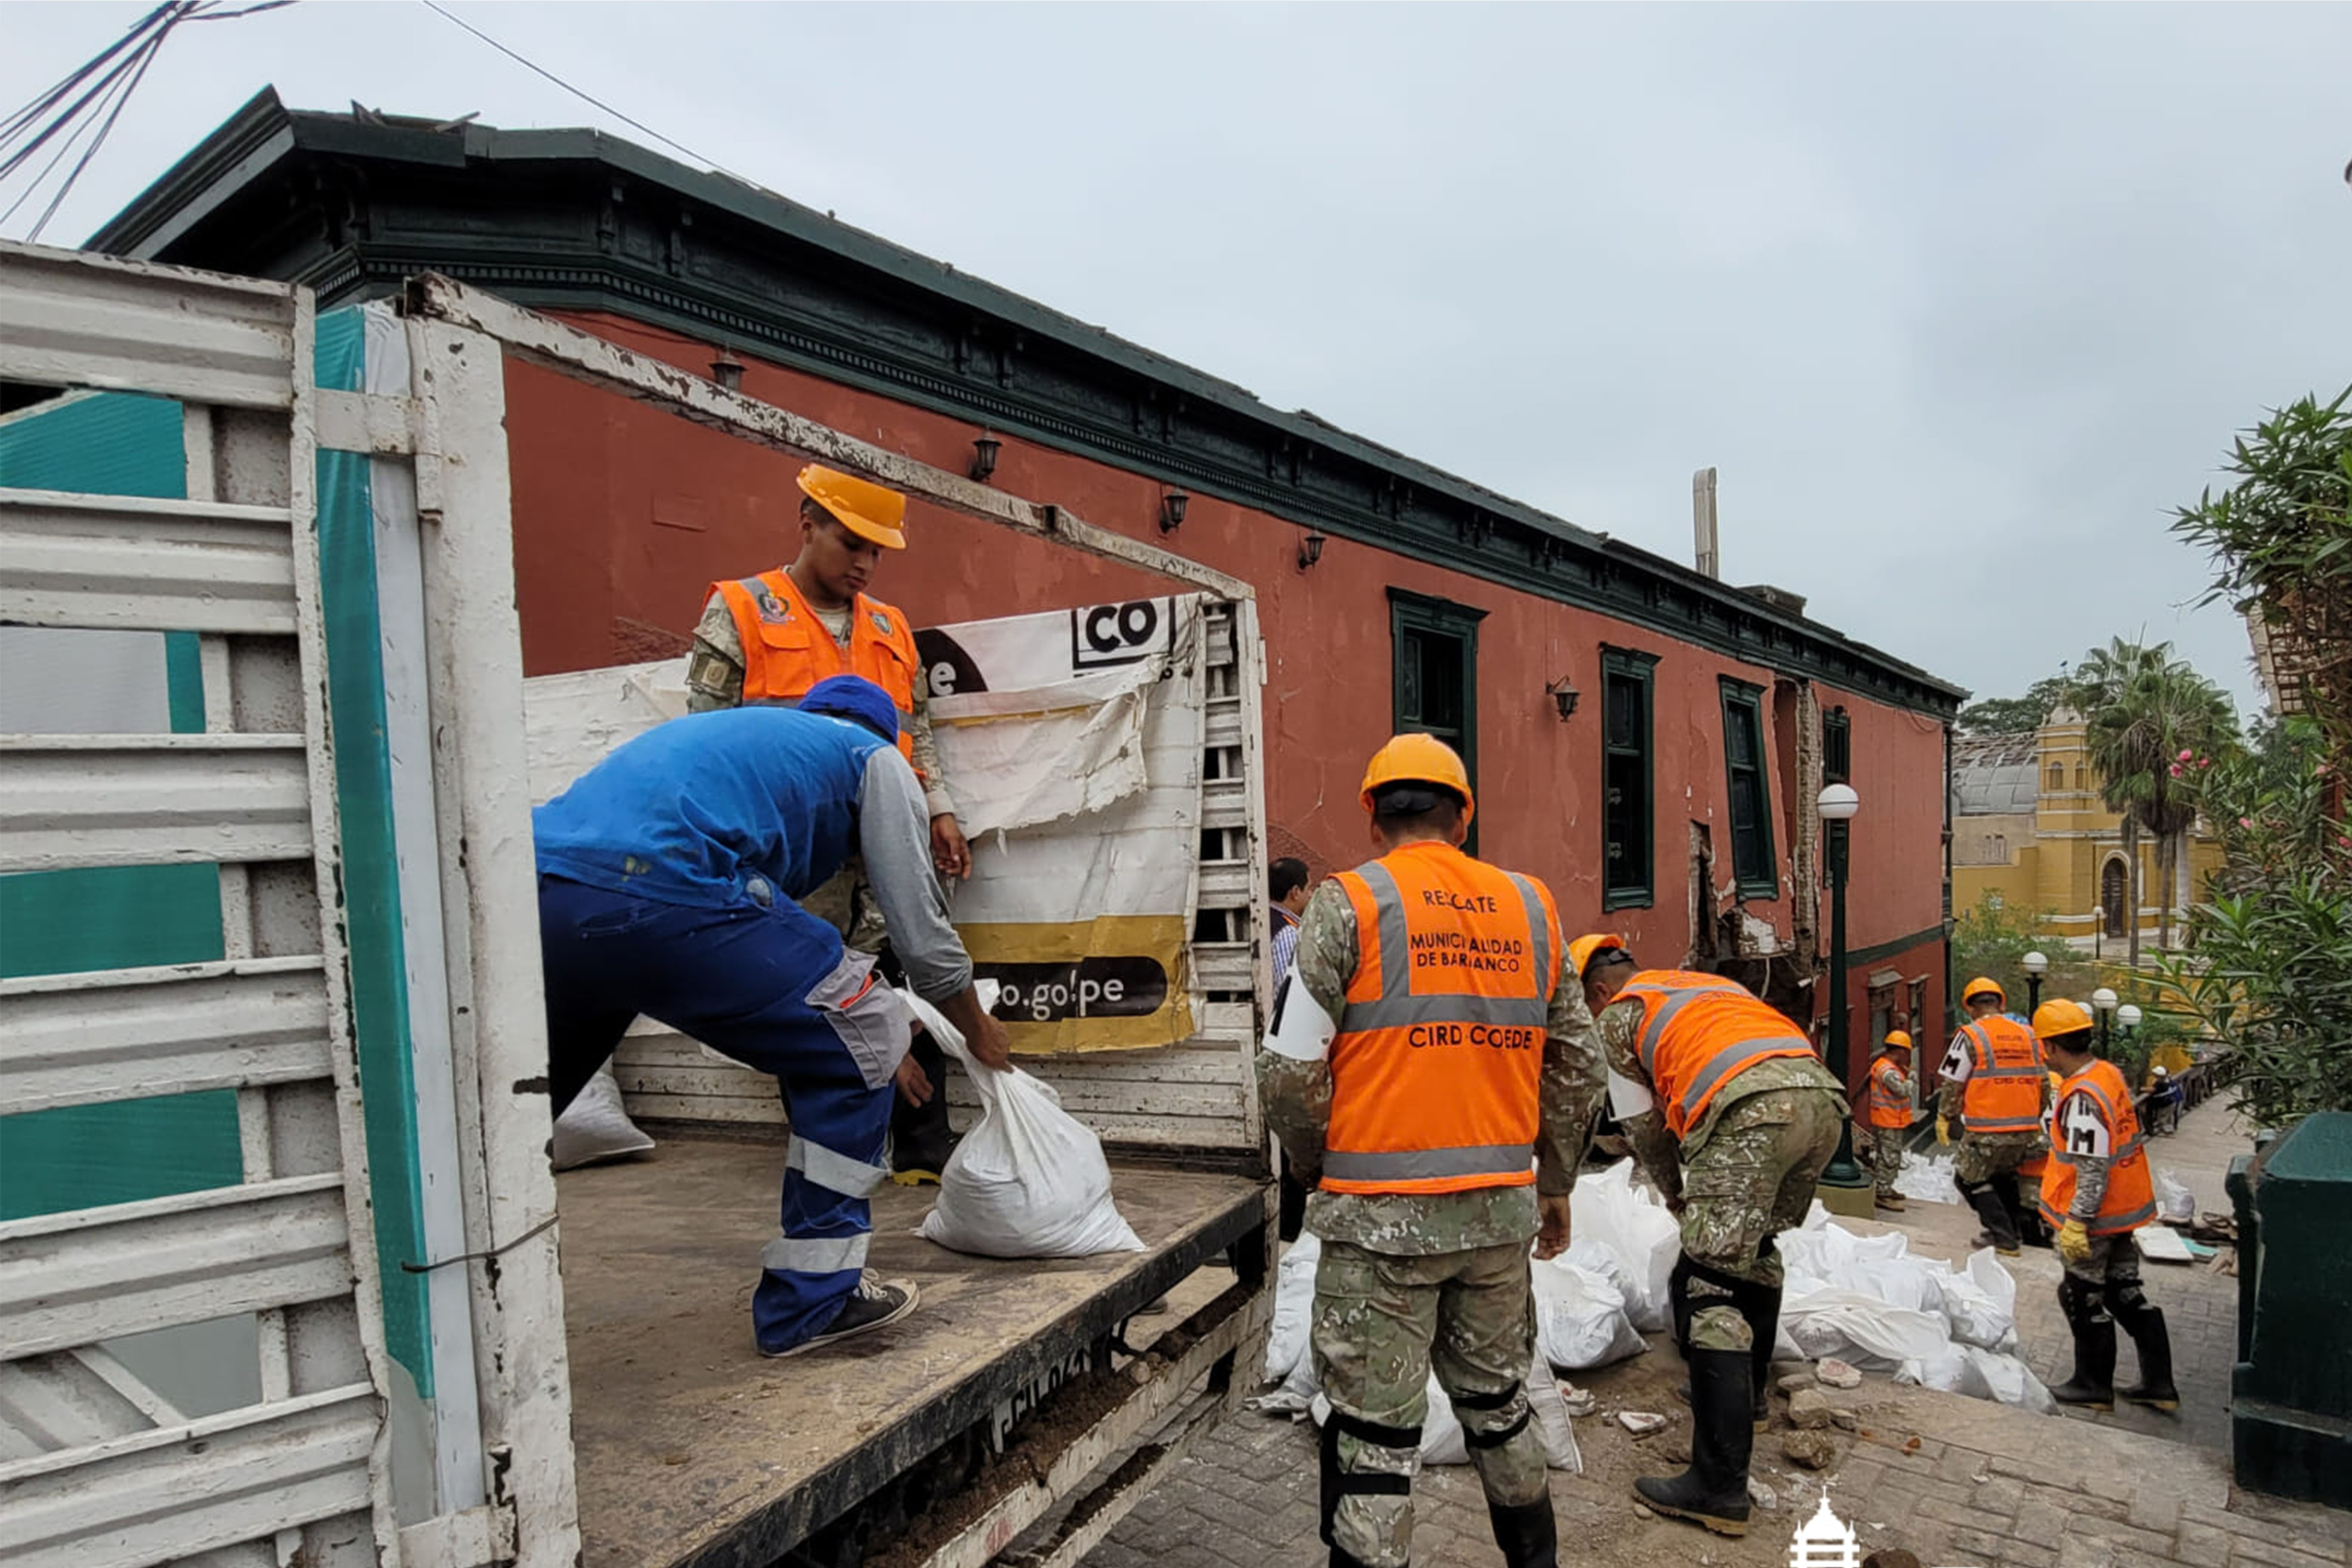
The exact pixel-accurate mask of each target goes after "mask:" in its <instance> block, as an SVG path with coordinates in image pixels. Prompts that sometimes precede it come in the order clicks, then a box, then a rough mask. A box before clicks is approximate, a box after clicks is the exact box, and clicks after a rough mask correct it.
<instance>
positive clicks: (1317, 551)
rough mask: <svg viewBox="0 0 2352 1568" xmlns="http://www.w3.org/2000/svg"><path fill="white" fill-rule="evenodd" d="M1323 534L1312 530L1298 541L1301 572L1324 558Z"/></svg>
mask: <svg viewBox="0 0 2352 1568" xmlns="http://www.w3.org/2000/svg"><path fill="white" fill-rule="evenodd" d="M1323 543H1324V540H1323V536H1322V535H1321V534H1319V533H1316V532H1313V531H1309V532H1308V533H1307V537H1306V538H1304V539H1302V540H1300V541H1299V542H1298V569H1299V570H1300V571H1301V572H1304V571H1306V570H1307V568H1308V567H1309V566H1312V565H1314V564H1315V563H1317V562H1318V561H1320V560H1322V559H1323Z"/></svg>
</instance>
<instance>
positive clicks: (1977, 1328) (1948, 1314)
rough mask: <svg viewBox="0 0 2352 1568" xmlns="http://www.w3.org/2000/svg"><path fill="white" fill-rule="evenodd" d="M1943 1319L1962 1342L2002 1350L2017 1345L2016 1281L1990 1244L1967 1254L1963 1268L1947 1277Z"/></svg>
mask: <svg viewBox="0 0 2352 1568" xmlns="http://www.w3.org/2000/svg"><path fill="white" fill-rule="evenodd" d="M1944 1321H1946V1322H1948V1323H1949V1324H1950V1325H1951V1329H1952V1338H1953V1339H1954V1340H1955V1341H1957V1342H1959V1343H1961V1344H1964V1345H1975V1346H1978V1347H1979V1348H1980V1349H1984V1350H1989V1351H2001V1352H2008V1351H2013V1350H2015V1349H2016V1348H2017V1281H2016V1279H2013V1278H2011V1275H2010V1272H2009V1270H2008V1269H2006V1268H2002V1267H2001V1266H2000V1259H1999V1258H1995V1257H1994V1256H1993V1252H1992V1248H1990V1247H1979V1248H1978V1249H1977V1250H1976V1251H1974V1252H1972V1253H1970V1254H1969V1266H1968V1268H1967V1270H1966V1271H1965V1272H1962V1273H1958V1274H1953V1275H1949V1276H1947V1277H1946V1279H1945V1280H1944Z"/></svg>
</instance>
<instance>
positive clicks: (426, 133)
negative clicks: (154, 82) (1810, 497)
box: [90, 90, 1968, 719]
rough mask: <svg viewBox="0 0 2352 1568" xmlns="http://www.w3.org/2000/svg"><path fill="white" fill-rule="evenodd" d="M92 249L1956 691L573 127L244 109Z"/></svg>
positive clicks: (1599, 540)
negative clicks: (927, 435)
mask: <svg viewBox="0 0 2352 1568" xmlns="http://www.w3.org/2000/svg"><path fill="white" fill-rule="evenodd" d="M90 245H91V247H92V248H95V249H100V250H106V251H109V252H110V253H113V254H119V255H131V256H140V257H145V258H152V259H159V260H170V261H174V262H181V263H184V264H189V265H194V266H203V267H212V268H220V269H223V270H227V271H234V272H245V273H250V274H254V275H258V276H266V277H274V278H283V279H292V280H296V281H300V282H303V283H307V284H309V285H310V286H311V287H312V288H314V289H317V290H318V291H319V295H320V303H321V304H322V305H329V304H334V303H337V302H340V301H342V300H354V299H362V298H373V297H378V296H381V295H384V294H388V293H391V292H394V291H395V290H396V289H398V287H399V285H400V283H401V281H402V279H404V278H406V277H408V276H410V275H413V274H415V273H416V272H421V271H426V270H433V271H439V272H443V273H446V274H447V275H449V276H451V277H453V278H457V279H460V280H462V281H465V282H467V283H472V284H476V285H478V286H480V287H483V288H486V289H491V290H493V291H495V292H498V293H499V294H503V295H505V296H507V297H508V298H510V299H512V300H516V301H517V302H518V303H520V304H524V305H530V306H533V307H537V308H542V309H544V308H562V309H572V310H610V311H614V312H616V313H619V314H624V315H628V316H631V317H635V318H637V319H640V320H644V321H649V322H652V323H656V324H659V325H663V326H667V327H670V328H672V329H674V330H677V331H682V332H686V333H689V334H691V335H695V336H698V337H703V338H709V339H716V340H719V341H722V342H727V343H729V344H730V345H731V346H734V347H736V348H737V349H739V350H748V351H750V352H752V353H758V354H760V355H761V357H764V358H767V359H770V360H772V361H774V362H775V363H780V364H783V365H787V366H790V367H792V368H794V369H799V370H803V371H806V372H809V373H811V374H816V375H820V376H823V377H824V378H826V379H828V380H833V381H837V382H841V383H844V384H849V385H853V386H856V387H859V388H861V389H863V390H866V391H869V392H873V393H877V394H878V395H884V396H888V397H891V398H894V399H898V400H899V401H903V402H907V403H909V404H913V405H918V406H920V407H924V408H927V409H929V410H932V411H934V412H937V413H940V414H943V415H946V416H950V417H955V418H960V419H965V420H969V421H971V422H972V423H975V424H980V425H984V426H990V427H992V428H995V429H998V430H1002V431H1004V432H1006V433H1008V434H1014V435H1018V436H1021V437H1025V438H1027V439H1030V440H1034V441H1036V442H1038V443H1040V444H1042V445H1045V446H1049V447H1057V448H1060V449H1062V450H1066V451H1070V452H1073V453H1076V454H1077V455H1079V456H1083V457H1087V458H1095V459H1097V460H1099V461H1103V462H1107V463H1109V464H1112V465H1114V466H1116V467H1119V468H1128V469H1130V470H1133V471H1135V472H1139V473H1141V474H1145V475H1148V476H1150V477H1153V478H1156V479H1160V480H1162V481H1164V482H1167V483H1171V484H1178V485H1183V486H1186V487H1188V488H1191V489H1196V490H1198V491H1200V492H1202V493H1205V494H1210V495H1215V496H1218V497H1221V498H1223V499H1224V500H1231V501H1234V502H1236V503H1239V504H1242V505H1244V506H1249V507H1253V508H1255V509H1258V510H1264V511H1266V512H1270V513H1273V514H1275V515H1276V516H1279V517H1282V518H1285V519H1287V520H1290V521H1296V522H1297V523H1300V524H1303V525H1307V526H1312V527H1318V528H1322V529H1325V530H1327V531H1329V532H1331V533H1334V534H1336V535H1339V536H1340V537H1343V538H1348V539H1352V540H1356V541H1359V542H1364V543H1368V544H1372V545H1376V546H1379V547H1381V548H1385V549H1389V550H1392V551H1396V552H1400V553H1402V554H1405V555H1408V556H1412V557H1413V558H1416V559H1419V560H1423V561H1426V562H1429V563H1433V564H1436V565H1441V566H1444V567H1448V568H1451V569H1454V570H1456V571H1461V572H1465V573H1468V574H1473V575H1475V576H1478V577H1480V578H1483V579H1486V580H1487V581H1490V582H1494V583H1497V584H1504V585H1506V586H1508V587H1511V588H1515V589H1518V590H1520V591H1523V592H1526V593H1530V594H1535V595H1540V596H1543V597H1546V598H1549V599H1553V600H1556V601H1559V602H1561V603H1565V604H1570V605H1577V606H1580V607H1582V608H1587V609H1591V610H1593V611H1596V612H1598V613H1600V614H1603V615H1606V616H1612V617H1614V618H1616V619H1619V620H1622V621H1625V622H1628V623H1631V624H1633V625H1634V626H1643V627H1646V628H1648V629H1650V630H1652V631H1654V632H1656V633H1659V634H1661V635H1663V636H1666V637H1674V638H1676V639H1680V640H1684V641H1688V642H1693V643H1696V644H1699V645H1701V646H1704V647H1709V648H1712V649H1714V650H1716V651H1717V652H1719V653H1723V654H1725V655H1727V656H1729V657H1731V658H1738V659H1740V660H1742V661H1745V662H1748V663H1751V664H1755V665H1758V666H1761V667H1763V668H1769V669H1772V670H1775V671H1778V672H1780V673H1783V674H1788V675H1791V676H1798V677H1803V678H1807V679H1818V680H1821V681H1822V682H1824V683H1826V684H1828V685H1831V686H1833V687H1835V688H1837V689H1841V690H1844V691H1849V692H1852V693H1853V694H1855V695H1857V696H1861V697H1865V698H1870V699H1874V700H1880V701H1885V702H1889V703H1892V704H1895V705H1896V706H1901V707H1906V708H1911V709H1915V710H1921V711H1925V712H1929V713H1933V714H1936V715H1937V716H1938V717H1942V718H1947V719H1948V718H1949V717H1951V716H1952V714H1953V713H1954V712H1955V711H1956V710H1957V709H1958V704H1959V703H1960V702H1961V701H1962V700H1965V698H1966V697H1967V695H1968V693H1967V692H1966V691H1964V690H1963V689H1961V688H1959V687H1957V686H1954V685H1951V684H1950V683H1948V682H1946V681H1943V680H1941V679H1937V678H1936V677H1935V676H1932V675H1930V674H1928V673H1927V671H1925V670H1923V669H1920V668H1917V667H1916V666H1914V665H1911V664H1908V663H1906V662H1905V661H1903V660H1900V659H1897V658H1893V657H1892V656H1890V655H1887V654H1885V653H1884V652H1881V651H1880V650H1878V649H1875V648H1872V647H1866V646H1864V645H1862V644H1858V643H1855V642H1853V641H1851V640H1849V639H1848V638H1846V637H1844V636H1843V634H1841V633H1839V632H1837V631H1835V630H1833V629H1832V628H1831V627H1829V626H1823V625H1822V624H1821V623H1819V622H1816V621H1812V620H1810V619H1808V618H1806V617H1804V616H1800V615H1796V614H1792V613H1790V611H1788V610H1786V609H1784V608H1781V607H1779V606H1775V605H1770V604H1768V603H1766V602H1765V601H1763V600H1761V599H1759V598H1756V597H1753V596H1751V595H1748V594H1745V593H1743V592H1741V591H1740V590H1738V589H1737V588H1733V587H1730V586H1728V585H1727V584H1722V583H1720V582H1717V581H1716V580H1714V579H1712V578H1708V577H1705V576H1702V575H1700V574H1698V573H1696V572H1695V571H1693V570H1692V569H1690V568H1689V567H1686V566H1683V565H1681V564H1679V563H1675V562H1673V561H1669V560H1667V559H1665V558H1664V557H1662V556H1658V555H1654V554H1653V553H1651V552H1647V551H1644V550H1641V549H1638V548H1636V547H1634V546H1633V545H1630V544H1627V543H1625V542H1622V541H1619V540H1613V539H1611V538H1609V537H1608V536H1607V535H1606V534H1601V533H1595V532H1591V531H1587V530H1585V529H1581V528H1579V527H1577V526H1575V525H1574V524H1572V523H1570V522H1567V521H1563V520H1561V519H1559V518H1556V517H1552V516H1550V515H1549V514H1548V513H1545V512H1543V511H1540V510H1537V509H1536V508H1533V507H1530V506H1528V505H1526V504H1525V503H1522V502H1519V501H1516V500H1511V499H1510V498H1508V497H1507V496H1503V495H1499V494H1497V493H1496V492H1494V491H1492V490H1489V489H1485V488H1483V487H1481V486H1478V485H1475V484H1473V483H1471V482H1470V481H1468V480H1465V479H1461V478H1459V477H1458V476H1455V475H1453V474H1449V473H1446V472H1444V470H1442V469H1439V468H1433V467H1431V466H1430V465H1428V464H1425V463H1421V462H1417V461H1415V460H1413V459H1412V458H1406V457H1404V456H1403V455H1402V454H1400V453H1397V452H1394V451H1391V450H1390V449H1389V448H1387V447H1381V446H1380V445H1378V444H1377V443H1374V442H1371V441H1368V440H1365V439H1363V438H1362V437H1357V436H1353V435H1350V434H1349V433H1348V432H1346V431H1344V430H1340V429H1338V428H1336V427H1335V426H1330V425H1328V424H1326V423H1324V422H1323V421H1322V420H1320V419H1318V418H1316V417H1315V416H1312V415H1309V414H1305V413H1286V412H1284V411H1281V410H1277V409H1274V408H1271V407H1269V406H1267V405H1265V404H1264V403H1262V402H1260V401H1259V400H1258V399H1257V398H1256V397H1255V396H1254V395H1251V394H1250V393H1249V392H1247V391H1246V390H1245V389H1244V388H1242V387H1239V386H1236V385H1234V384H1232V383H1229V382H1224V381H1220V380H1218V379H1216V378H1214V377H1213V376H1209V375H1206V374H1202V373H1201V372H1199V371H1196V370H1193V369H1192V368H1190V367H1188V366H1185V365H1182V364H1180V363H1177V362H1175V361H1172V360H1170V359H1168V358H1166V357H1165V356H1163V355H1160V354H1156V353H1151V352H1150V350H1147V349H1143V348H1140V347H1139V346H1137V345H1135V344H1133V343H1130V342H1126V341H1125V340H1123V339H1120V338H1118V337H1117V336H1115V335H1113V334H1111V333H1109V332H1107V331H1102V330H1101V329H1099V328H1097V327H1092V326H1089V325H1087V324H1086V323H1084V322H1081V321H1076V320H1075V319H1074V318H1071V317H1068V316H1066V315H1063V314H1061V313H1059V312H1057V311H1054V310H1049V309H1047V308H1045V306H1042V305H1039V304H1037V303H1036V302H1035V301H1034V300H1027V299H1024V298H1023V297H1021V296H1020V295H1017V294H1014V293H1012V292H1011V291H1009V290H1006V289H999V288H996V287H995V286H993V285H992V284H988V283H986V282H983V281H982V280H981V279H975V278H971V277H970V276H969V275H967V274H964V273H961V272H958V271H957V270H956V269H955V268H952V267H949V266H947V265H945V264H943V263H940V262H938V261H934V260H931V259H929V258H925V257H921V256H919V255H917V254H915V253H914V252H912V251H909V250H907V249H905V248H903V247H898V246H895V245H892V244H890V243H889V242H887V241H886V240H883V239H880V238H878V237H875V236H873V235H870V234H866V233H865V232H863V231H861V230H859V229H856V228H854V227H852V226H849V225H846V224H842V223H839V222H836V221H835V220H834V219H831V218H828V217H826V216H824V214H822V213H818V212H816V211H814V209H811V208H809V207H806V206H803V205H800V204H799V203H796V202H792V201H789V200H787V199H785V198H783V197H782V196H778V195H773V194H772V193H771V192H767V191H763V190H760V189H757V188H756V187H752V186H750V185H746V184H742V183H740V182H739V181H736V180H733V179H730V178H728V177H726V176H723V175H719V174H706V173H702V172H699V171H696V170H692V169H688V168H687V167H686V166H684V165H682V164H679V163H675V162H672V161H671V160H669V159H667V158H663V157H660V156H659V155H657V154H656V153H650V152H647V151H646V150H645V149H644V148H641V147H637V146H635V145H633V144H632V143H629V142H623V141H619V140H617V139H615V138H613V137H610V136H606V135H604V134H603V133H602V132H593V131H502V130H498V129H495V128H492V127H487V126H480V125H467V126H464V127H452V128H448V129H432V128H420V127H419V126H417V125H415V124H408V123H395V124H379V123H369V122H362V121H359V120H356V119H354V118H352V117H351V116H347V115H328V114H318V113H310V112H302V111H291V112H289V110H286V109H285V108H284V107H283V106H282V105H281V104H280V103H279V102H278V99H277V95H276V94H275V93H274V92H272V91H268V90H265V91H264V92H262V93H260V94H258V95H257V96H256V97H255V98H254V99H253V100H251V101H250V102H249V103H247V105H246V106H245V107H244V108H243V109H241V110H238V111H237V113H236V115H235V116H233V117H231V119H230V120H229V121H227V122H226V123H225V124H224V125H223V126H222V127H221V128H220V129H219V130H218V131H216V132H214V133H213V135H212V136H210V137H208V138H207V139H206V140H205V142H204V143H203V144H201V145H200V146H198V147H197V148H196V149H194V151H193V152H191V153H189V154H188V155H187V156H186V157H184V158H183V159H181V160H180V161H179V163H176V164H174V165H173V168H172V169H171V170H170V171H169V172H167V173H166V174H164V175H163V178H162V179H160V180H158V181H157V182H156V183H155V184H154V185H152V186H151V187H150V188H149V189H148V190H147V191H146V192H145V193H143V194H142V195H141V196H139V197H138V198H137V199H136V200H135V201H134V202H132V203H131V205H130V206H129V207H127V208H125V209H124V211H123V212H122V213H121V214H120V215H119V216H116V217H115V218H114V219H113V220H112V221H111V222H110V223H109V224H107V225H106V226H104V227H103V228H101V229H100V231H99V233H98V234H97V235H96V236H95V237H93V238H92V240H91V242H90Z"/></svg>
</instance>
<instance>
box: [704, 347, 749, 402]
mask: <svg viewBox="0 0 2352 1568" xmlns="http://www.w3.org/2000/svg"><path fill="white" fill-rule="evenodd" d="M710 379H711V380H713V381H715V382H717V383H718V384H719V385H721V386H723V387H725V388H726V389H727V390H728V391H730V392H740V391H742V390H743V362H742V361H741V360H740V359H737V358H736V357H735V356H734V355H733V354H730V353H728V352H727V351H726V350H725V349H723V348H722V349H720V350H719V357H718V358H717V359H715V360H712V361H711V362H710Z"/></svg>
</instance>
